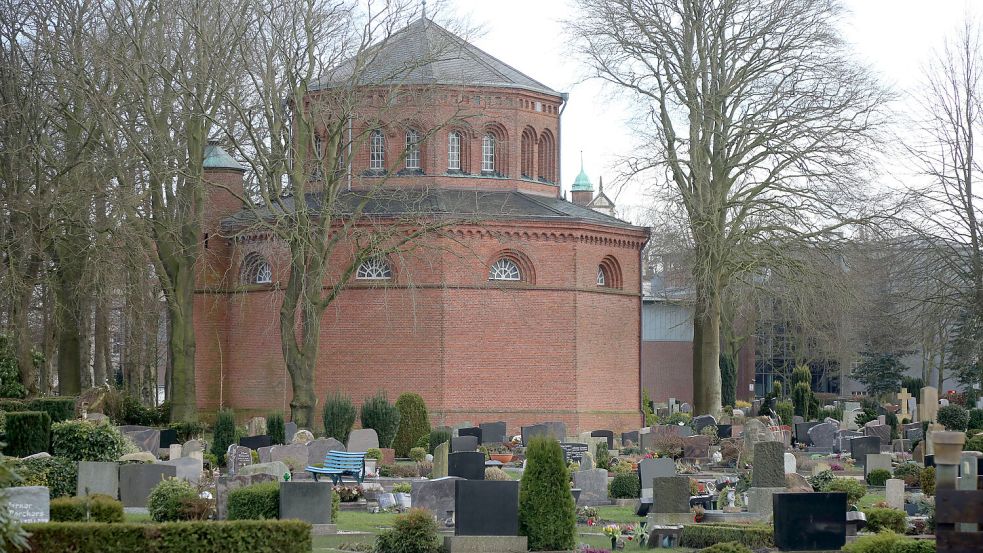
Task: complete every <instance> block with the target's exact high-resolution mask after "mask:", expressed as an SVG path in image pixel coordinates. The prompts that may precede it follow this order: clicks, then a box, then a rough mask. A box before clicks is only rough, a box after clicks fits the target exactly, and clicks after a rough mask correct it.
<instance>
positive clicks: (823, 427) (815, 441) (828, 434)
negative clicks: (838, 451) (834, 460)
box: [807, 422, 839, 448]
mask: <svg viewBox="0 0 983 553" xmlns="http://www.w3.org/2000/svg"><path fill="white" fill-rule="evenodd" d="M838 429H839V426H838V425H836V424H833V423H829V422H824V423H822V424H817V425H816V426H813V427H812V428H810V429H809V430H808V431H807V434H808V435H809V441H810V442H812V445H813V446H815V447H828V448H833V447H836V431H837V430H838Z"/></svg>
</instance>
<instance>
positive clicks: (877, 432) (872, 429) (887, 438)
mask: <svg viewBox="0 0 983 553" xmlns="http://www.w3.org/2000/svg"><path fill="white" fill-rule="evenodd" d="M864 435H866V436H877V437H878V438H880V439H881V443H882V444H887V443H891V427H890V426H888V425H886V424H875V425H870V426H865V427H864Z"/></svg>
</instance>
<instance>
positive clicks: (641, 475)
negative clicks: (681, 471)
mask: <svg viewBox="0 0 983 553" xmlns="http://www.w3.org/2000/svg"><path fill="white" fill-rule="evenodd" d="M667 476H676V463H675V461H673V460H672V459H667V458H665V457H660V458H658V459H642V460H641V461H639V463H638V479H639V481H640V482H641V483H642V497H652V479H654V478H665V477H667ZM646 492H647V493H646Z"/></svg>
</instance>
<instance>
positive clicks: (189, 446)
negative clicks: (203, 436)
mask: <svg viewBox="0 0 983 553" xmlns="http://www.w3.org/2000/svg"><path fill="white" fill-rule="evenodd" d="M194 451H202V452H204V451H205V442H203V441H201V440H188V441H186V442H184V445H182V446H181V457H188V456H190V455H191V453H192V452H194Z"/></svg>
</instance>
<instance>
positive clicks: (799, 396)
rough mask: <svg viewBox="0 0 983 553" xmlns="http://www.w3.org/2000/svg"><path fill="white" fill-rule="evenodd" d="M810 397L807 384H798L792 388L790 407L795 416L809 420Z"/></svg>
mask: <svg viewBox="0 0 983 553" xmlns="http://www.w3.org/2000/svg"><path fill="white" fill-rule="evenodd" d="M811 396H812V389H810V388H809V383H808V382H799V383H798V384H796V385H795V386H794V387H793V388H792V405H793V410H794V412H795V414H796V415H798V416H800V417H802V418H804V419H806V420H808V419H809V400H810V399H811Z"/></svg>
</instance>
